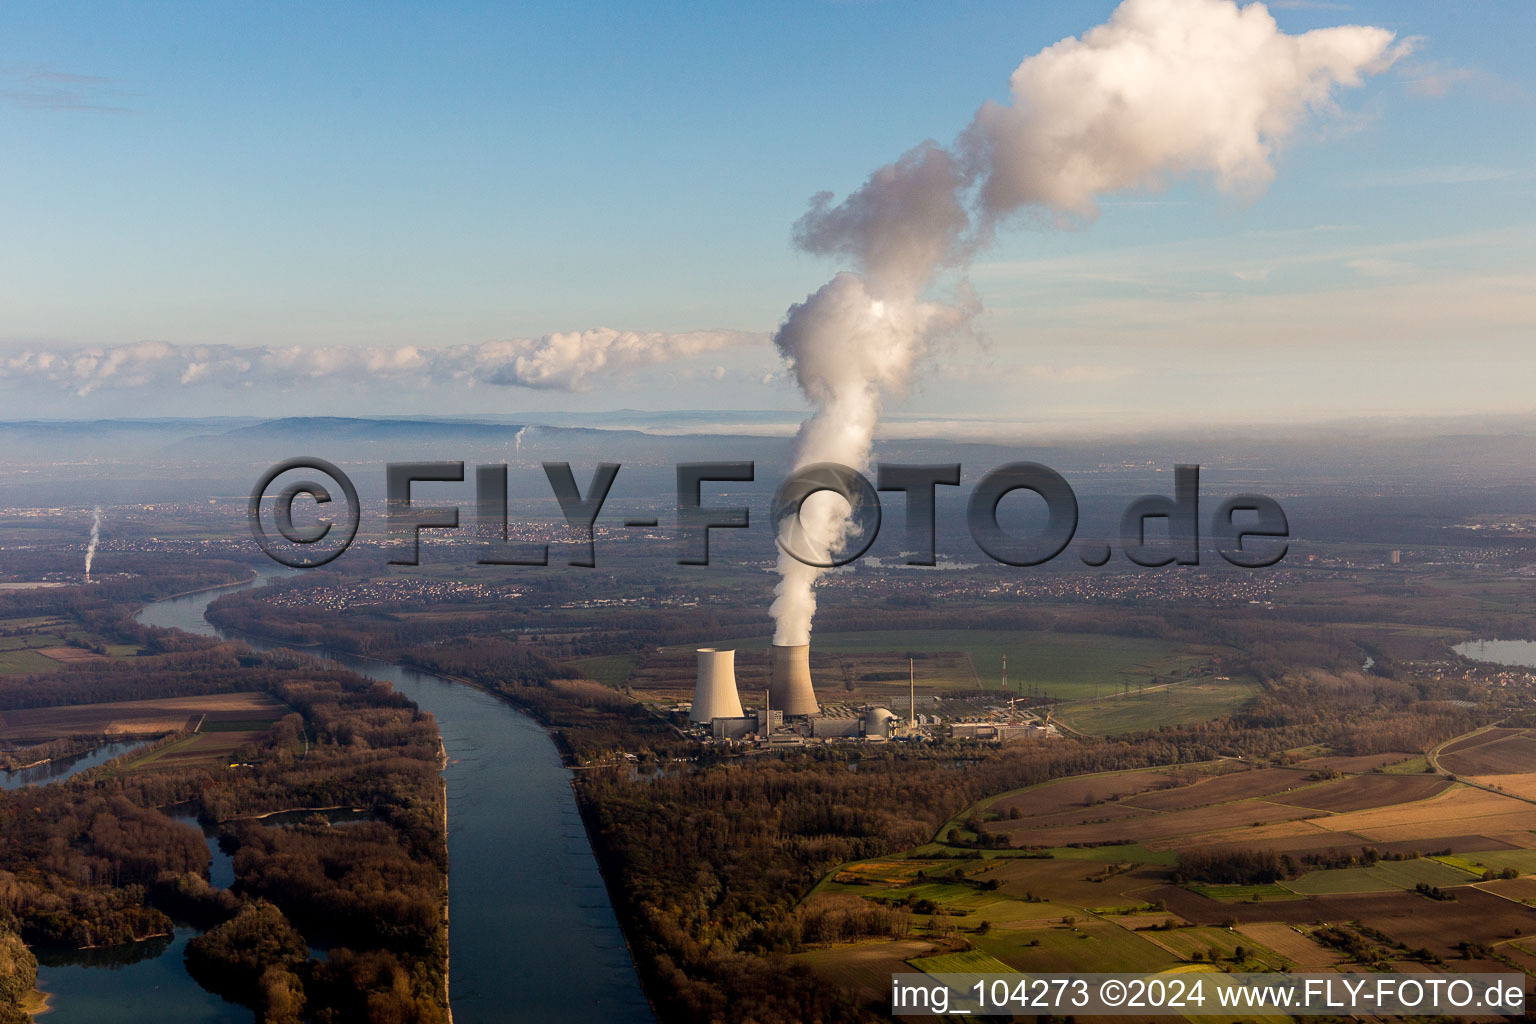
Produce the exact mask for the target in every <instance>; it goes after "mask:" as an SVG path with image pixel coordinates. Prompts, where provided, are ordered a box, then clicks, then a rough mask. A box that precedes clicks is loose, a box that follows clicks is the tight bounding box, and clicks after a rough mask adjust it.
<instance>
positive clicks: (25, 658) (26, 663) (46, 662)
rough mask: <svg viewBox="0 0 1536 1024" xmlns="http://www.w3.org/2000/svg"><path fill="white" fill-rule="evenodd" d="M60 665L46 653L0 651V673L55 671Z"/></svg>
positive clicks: (19, 673) (20, 673)
mask: <svg viewBox="0 0 1536 1024" xmlns="http://www.w3.org/2000/svg"><path fill="white" fill-rule="evenodd" d="M61 667H62V666H61V665H60V664H59V663H58V662H56V661H54V660H53V659H52V658H50V657H48V656H47V655H46V654H38V653H37V652H36V651H30V650H12V651H0V675H25V674H27V673H32V672H57V671H58V670H59V669H60V668H61Z"/></svg>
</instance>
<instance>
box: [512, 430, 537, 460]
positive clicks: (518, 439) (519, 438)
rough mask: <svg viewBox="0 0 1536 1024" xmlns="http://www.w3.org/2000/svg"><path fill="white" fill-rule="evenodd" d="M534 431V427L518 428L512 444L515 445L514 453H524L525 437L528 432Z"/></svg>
mask: <svg viewBox="0 0 1536 1024" xmlns="http://www.w3.org/2000/svg"><path fill="white" fill-rule="evenodd" d="M532 431H533V428H532V427H519V428H518V430H517V434H516V436H514V437H513V438H512V445H513V453H514V454H516V455H521V454H522V453H523V437H524V436H526V435H527V434H529V433H531V432H532Z"/></svg>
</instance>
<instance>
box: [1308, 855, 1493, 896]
mask: <svg viewBox="0 0 1536 1024" xmlns="http://www.w3.org/2000/svg"><path fill="white" fill-rule="evenodd" d="M1476 880H1477V876H1474V875H1472V874H1470V873H1469V872H1466V871H1462V870H1461V869H1459V868H1456V867H1453V866H1452V865H1450V864H1446V863H1443V862H1441V861H1438V860H1435V859H1433V858H1429V857H1418V858H1415V859H1413V860H1399V861H1380V862H1378V863H1376V864H1373V865H1371V866H1370V867H1362V868H1331V869H1328V870H1324V871H1308V872H1307V873H1306V874H1304V875H1302V876H1301V877H1299V878H1293V879H1291V880H1289V881H1287V882H1285V883H1283V886H1284V888H1287V889H1289V890H1291V891H1292V892H1294V893H1299V894H1301V895H1303V896H1319V895H1323V894H1325V893H1346V892H1392V891H1393V890H1397V889H1412V888H1414V887H1415V886H1417V885H1420V884H1423V885H1434V886H1450V885H1466V884H1468V883H1469V882H1473V881H1476Z"/></svg>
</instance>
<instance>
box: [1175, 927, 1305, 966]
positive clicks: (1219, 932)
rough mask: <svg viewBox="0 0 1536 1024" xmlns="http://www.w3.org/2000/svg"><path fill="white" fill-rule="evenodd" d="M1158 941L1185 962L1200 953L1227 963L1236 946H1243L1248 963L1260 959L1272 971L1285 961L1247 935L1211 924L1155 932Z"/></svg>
mask: <svg viewBox="0 0 1536 1024" xmlns="http://www.w3.org/2000/svg"><path fill="white" fill-rule="evenodd" d="M1157 941H1158V942H1160V943H1162V944H1163V945H1165V946H1167V947H1168V948H1169V949H1171V950H1173V951H1175V952H1176V953H1178V954H1179V955H1180V956H1182V957H1184V958H1185V959H1186V960H1190V959H1193V958H1194V954H1195V953H1199V954H1200V955H1201V956H1202V957H1210V958H1214V959H1220V960H1230V959H1231V958H1232V956H1233V955H1234V954H1235V953H1236V952H1237V947H1238V946H1242V947H1243V953H1244V956H1245V957H1246V958H1247V960H1260V961H1263V962H1264V963H1265V964H1266V965H1268V966H1270V967H1275V968H1278V967H1279V966H1280V965H1281V964H1283V963H1284V962H1285V958H1284V957H1282V956H1281V955H1280V954H1278V953H1276V952H1275V951H1274V950H1271V949H1266V948H1264V947H1263V946H1260V945H1259V944H1258V943H1256V942H1254V941H1253V940H1252V939H1250V938H1248V937H1247V936H1245V935H1239V934H1238V933H1237V932H1234V931H1231V930H1229V929H1226V928H1217V927H1214V926H1211V925H1201V926H1197V927H1194V928H1176V929H1174V930H1173V931H1167V932H1158V933H1157ZM1245 962H1247V961H1246V960H1245Z"/></svg>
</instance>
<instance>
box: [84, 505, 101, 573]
mask: <svg viewBox="0 0 1536 1024" xmlns="http://www.w3.org/2000/svg"><path fill="white" fill-rule="evenodd" d="M99 543H101V509H100V508H97V509H96V511H94V512H92V513H91V542H90V543H89V544H87V545H86V547H85V578H86V579H90V578H91V563H92V562H94V561H96V545H97V544H99Z"/></svg>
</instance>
